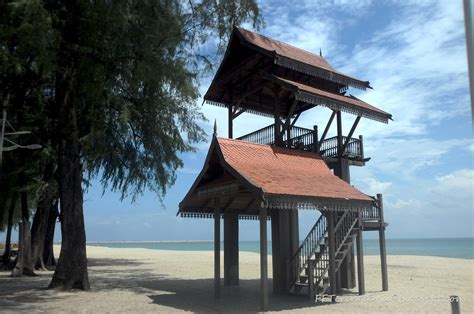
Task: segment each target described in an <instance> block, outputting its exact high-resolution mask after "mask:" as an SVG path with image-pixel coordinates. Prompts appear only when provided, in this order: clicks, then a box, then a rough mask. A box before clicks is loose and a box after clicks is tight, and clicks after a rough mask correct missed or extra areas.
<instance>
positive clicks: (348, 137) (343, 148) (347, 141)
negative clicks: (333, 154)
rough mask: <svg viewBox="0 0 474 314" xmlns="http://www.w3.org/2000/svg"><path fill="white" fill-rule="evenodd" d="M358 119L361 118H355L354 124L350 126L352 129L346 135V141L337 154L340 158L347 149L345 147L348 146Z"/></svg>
mask: <svg viewBox="0 0 474 314" xmlns="http://www.w3.org/2000/svg"><path fill="white" fill-rule="evenodd" d="M360 118H362V116H357V118H356V119H355V121H354V124H353V125H352V128H351V130H350V131H349V134H348V135H347V138H346V141H345V142H344V144H343V145H342V148H341V151H340V152H339V155H341V156H343V155H344V152H345V150H346V148H347V145H349V142H350V140H351V138H352V135H354V131H355V129H356V128H357V125H358V124H359V121H360Z"/></svg>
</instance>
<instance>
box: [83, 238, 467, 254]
mask: <svg viewBox="0 0 474 314" xmlns="http://www.w3.org/2000/svg"><path fill="white" fill-rule="evenodd" d="M87 245H91V246H102V247H110V248H144V249H152V250H174V251H213V250H214V243H213V242H212V241H142V242H141V241H123V242H105V241H104V242H102V241H100V242H88V243H87ZM222 246H223V244H222V243H221V249H223V247H222ZM386 246H387V254H388V255H420V256H441V257H451V258H462V259H474V238H446V239H441V238H439V239H387V240H386ZM239 249H240V251H246V252H254V253H258V252H260V242H258V241H241V242H239ZM271 252H272V246H271V242H270V241H269V242H268V254H271ZM379 252H380V251H379V241H378V239H364V255H379Z"/></svg>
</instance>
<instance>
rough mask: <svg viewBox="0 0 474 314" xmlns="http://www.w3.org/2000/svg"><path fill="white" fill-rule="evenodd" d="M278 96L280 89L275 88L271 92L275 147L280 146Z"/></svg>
mask: <svg viewBox="0 0 474 314" xmlns="http://www.w3.org/2000/svg"><path fill="white" fill-rule="evenodd" d="M279 96H280V87H279V86H277V87H275V89H274V91H273V97H274V98H273V115H274V117H275V124H274V125H275V130H274V134H275V138H274V143H275V146H280V145H281V134H280V129H281V128H280V123H281V121H280V105H279V103H278V98H279Z"/></svg>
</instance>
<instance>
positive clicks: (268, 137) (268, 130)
mask: <svg viewBox="0 0 474 314" xmlns="http://www.w3.org/2000/svg"><path fill="white" fill-rule="evenodd" d="M237 139H238V140H241V141H245V142H251V143H255V144H263V145H271V144H273V143H274V142H275V125H274V124H272V125H269V126H266V127H264V128H261V129H260V130H257V131H254V132H252V133H249V134H246V135H244V136H241V137H238V138H237Z"/></svg>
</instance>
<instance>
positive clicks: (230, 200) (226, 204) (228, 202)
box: [222, 197, 235, 211]
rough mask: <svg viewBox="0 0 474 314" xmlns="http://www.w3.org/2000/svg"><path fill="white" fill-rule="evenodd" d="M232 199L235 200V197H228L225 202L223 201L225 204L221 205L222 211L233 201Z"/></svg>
mask: <svg viewBox="0 0 474 314" xmlns="http://www.w3.org/2000/svg"><path fill="white" fill-rule="evenodd" d="M234 200H235V197H231V198H229V200H228V201H227V203H225V205H224V206H222V211H225V210H226V209H227V208H228V207H229V206H230V205H231V204H232V203H233V202H234Z"/></svg>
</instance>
